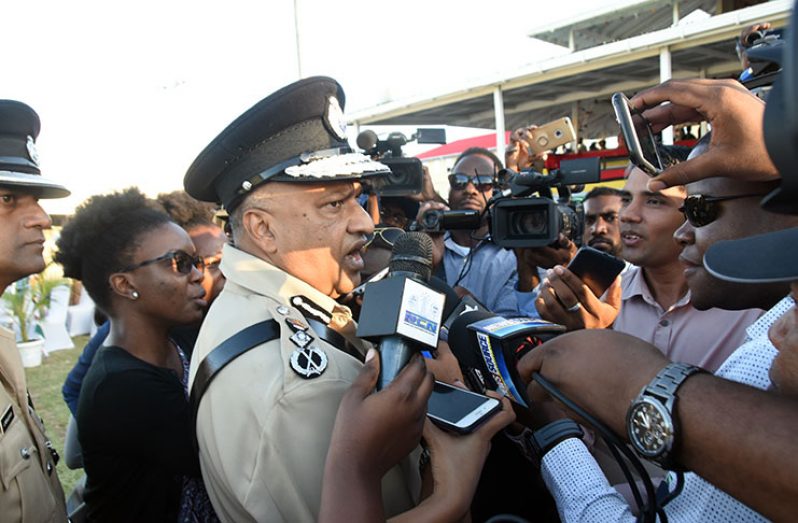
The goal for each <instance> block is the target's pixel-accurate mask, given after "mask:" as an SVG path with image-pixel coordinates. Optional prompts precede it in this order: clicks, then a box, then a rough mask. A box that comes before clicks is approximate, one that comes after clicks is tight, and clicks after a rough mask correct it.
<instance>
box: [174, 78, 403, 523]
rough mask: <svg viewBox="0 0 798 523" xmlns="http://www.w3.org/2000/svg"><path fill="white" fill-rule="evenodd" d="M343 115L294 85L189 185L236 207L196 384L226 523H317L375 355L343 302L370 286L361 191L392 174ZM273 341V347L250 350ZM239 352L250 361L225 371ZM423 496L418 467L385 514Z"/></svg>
mask: <svg viewBox="0 0 798 523" xmlns="http://www.w3.org/2000/svg"><path fill="white" fill-rule="evenodd" d="M343 106H344V94H343V91H342V89H341V87H340V85H338V83H337V82H335V81H334V80H332V79H330V78H323V77H315V78H308V79H304V80H301V81H299V82H296V83H294V84H292V85H289V86H287V87H285V88H283V89H281V90H279V91H277V92H276V93H274V94H272V95H271V96H269V97H267V98H266V99H264V100H262V101H261V102H259V103H258V104H256V105H255V106H254V107H252V108H251V109H250V110H248V111H247V112H246V113H244V114H243V115H242V116H240V117H239V118H238V119H236V120H235V121H234V122H233V123H232V124H230V125H229V126H228V127H227V128H226V129H225V130H224V131H222V133H221V134H220V135H219V136H218V137H217V138H216V139H214V140H213V142H211V144H210V145H208V146H207V147H206V148H205V150H204V151H203V152H202V153H201V154H200V155H199V157H198V158H197V159H196V160H195V161H194V163H193V164H192V166H191V167H190V168H189V170H188V173H187V174H186V177H185V180H184V184H185V189H186V191H187V192H188V193H189V194H191V195H192V196H193V197H195V198H197V199H200V200H205V201H214V202H220V203H222V204H223V205H224V207H225V208H226V209H227V211H228V212H229V214H230V225H231V229H232V242H233V244H234V245H226V246H225V247H224V251H223V257H222V263H221V270H222V272H223V273H224V275H225V277H226V278H227V283H226V284H225V287H224V290H223V291H222V292H221V294H220V295H219V297H218V298H217V299H216V301H215V302H214V303H213V305H212V307H211V308H210V311H209V312H208V315H207V317H206V318H205V321H204V324H203V326H202V329H201V331H200V334H199V338H198V340H197V345H196V347H195V349H194V354H193V357H192V361H191V374H190V380H191V383H192V385H191V387H192V390H191V394H192V400H193V401H194V402H195V403H197V404H198V405H199V407H198V413H197V439H198V444H199V450H200V463H201V465H202V473H203V477H204V480H205V484H206V486H207V489H208V493H209V495H210V498H211V501H212V502H213V505H214V508H215V509H216V512H217V514H218V515H219V517H220V518H221V519H222V520H223V521H235V522H246V521H313V520H315V519H316V518H317V516H318V512H319V506H320V499H321V485H322V475H323V471H324V461H325V457H326V454H327V449H328V446H329V442H330V437H331V434H332V428H333V423H334V420H335V415H336V411H337V408H338V404H339V402H340V399H341V397H342V395H343V393H344V392H345V391H346V390H347V388H348V387H349V385H350V383H351V382H352V380H353V379H354V378H355V376H356V375H357V373H358V370H359V369H360V367H361V361H362V357H363V355H364V354H365V349H366V345H365V343H364V342H362V341H361V340H358V339H357V338H356V337H355V335H354V333H355V327H356V325H355V323H354V321H353V320H352V316H351V313H350V311H349V309H347V308H346V307H344V306H341V305H339V304H338V303H336V301H335V299H334V298H336V297H338V296H340V295H343V294H345V293H348V292H349V291H351V290H352V289H353V288H354V287H355V286H356V285H357V284H358V283H359V281H360V276H359V272H360V270H362V268H363V260H362V257H361V251H362V248H363V246H364V243H365V236H366V235H367V234H368V233H370V232H371V231H372V230H373V223H372V221H371V219H370V218H369V216H368V215H367V214H366V212H365V211H364V210H363V208H362V207H361V206H360V205H359V204H358V200H357V197H358V195H359V192H360V179H361V178H363V177H374V178H380V177H381V176H382V175H384V174H387V172H388V169H387V167H385V166H384V165H383V164H380V163H378V162H374V161H372V160H371V159H369V158H368V157H366V156H364V155H361V154H358V153H354V152H352V151H351V149H350V148H349V146H348V144H347V142H346V134H345V130H346V128H345V122H344V120H343V114H342V108H343ZM264 321H265V323H263V324H262V325H263V327H262V328H261V327H260V326H259V327H254V328H252V329H250V330H249V331H246V332H249V333H250V334H249V335H248V334H246V332H245V333H244V334H241V335H237V333H240V332H241V331H243V330H245V329H246V328H248V327H251V326H252V325H255V324H259V323H261V322H264ZM263 332H266V333H267V335H266V336H264V337H263V338H264V339H266V340H268V341H265V342H257V341H256V342H255V344H254V348H251V350H248V351H241V350H238V349H241V348H242V347H243V346H244V345H246V344H247V343H249V345H252V339H253V338H252V336H254V339H256V340H257V339H258V338H257V336H259V335H262V334H263ZM269 333H271V334H270V335H269ZM247 336H250V337H249V338H248V340H249V341H247ZM230 338H232V339H233V340H234V341H233V340H231V341H229V342H227V343H225V342H226V340H228V339H230ZM220 345H221V346H220ZM217 347H218V348H219V350H217V351H216V352H215V353H214V357H211V358H208V355H209V354H210V353H211V352H212V351H214V349H216V348H217ZM228 349H232V351H233V352H243V353H242V354H240V355H237V356H236V357H225V358H223V359H225V361H224V363H222V364H219V361H217V360H218V359H219V358H216V357H217V356H218V355H219V354H222V355H224V354H227V351H228ZM214 358H216V359H214ZM209 376H212V377H211V378H209ZM211 380H212V381H211ZM198 400H199V401H198ZM418 488H419V480H418V461H417V457H416V456H414V457H413V458H409V459H407V460H405V461H404V462H403V464H402V465H400V466H398V467H395V468H394V469H392V470H391V471H389V473H388V474H387V475H386V476H385V478H384V479H383V497H384V504H385V514H386V516H392V515H395V514H398V513H401V512H403V511H405V510H407V509H409V508H411V507H412V506H413V505H414V503H415V502H416V500H417V495H418Z"/></svg>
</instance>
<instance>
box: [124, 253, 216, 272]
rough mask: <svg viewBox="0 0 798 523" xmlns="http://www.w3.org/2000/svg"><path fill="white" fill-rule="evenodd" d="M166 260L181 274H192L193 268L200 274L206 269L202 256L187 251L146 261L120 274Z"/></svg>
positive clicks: (130, 266)
mask: <svg viewBox="0 0 798 523" xmlns="http://www.w3.org/2000/svg"><path fill="white" fill-rule="evenodd" d="M164 260H169V261H171V263H172V270H173V271H175V272H178V273H180V274H191V269H193V268H196V269H197V270H198V271H200V272H202V271H203V270H204V269H205V261H204V260H203V259H202V257H201V256H192V255H190V254H188V253H187V252H185V251H169V252H167V253H166V254H164V255H163V256H158V257H157V258H153V259H151V260H144V261H143V262H141V263H136V264H134V265H129V266H127V267H125V268H124V269H122V270H121V271H119V272H130V271H133V270H136V269H139V268H141V267H144V266H147V265H152V264H153V263H158V262H161V261H164Z"/></svg>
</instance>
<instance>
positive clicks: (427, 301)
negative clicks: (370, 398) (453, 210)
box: [357, 232, 445, 390]
mask: <svg viewBox="0 0 798 523" xmlns="http://www.w3.org/2000/svg"><path fill="white" fill-rule="evenodd" d="M388 269H389V272H388V276H387V277H386V278H385V279H383V280H381V281H378V282H374V283H369V284H368V285H366V291H365V294H364V296H363V307H362V309H361V313H360V321H359V323H358V327H357V335H358V337H361V338H366V339H369V340H372V341H374V342H377V343H378V349H377V350H378V351H379V353H380V377H379V379H378V381H377V389H378V390H381V389H383V388H385V387H386V386H388V384H389V383H391V381H393V380H394V378H396V376H397V375H398V374H399V372H401V370H402V368H403V367H404V366H405V365H407V362H408V361H410V358H411V356H412V355H413V353H414V352H418V351H419V350H421V349H422V346H425V345H426V346H428V347H431V348H435V347H436V346H437V341H438V334H439V332H440V327H441V317H442V315H443V309H444V302H445V296H444V294H442V293H440V292H438V291H436V290H434V289H432V288H430V287H429V285H427V282H428V281H429V279H430V275H431V273H432V239H431V238H430V237H429V236H428V235H426V234H424V233H420V232H409V233H405V234H403V235H401V236H399V238H397V240H396V242H395V243H394V246H393V254H392V255H391V260H390V262H389V263H388Z"/></svg>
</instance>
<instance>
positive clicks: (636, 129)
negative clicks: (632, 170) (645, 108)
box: [612, 93, 663, 176]
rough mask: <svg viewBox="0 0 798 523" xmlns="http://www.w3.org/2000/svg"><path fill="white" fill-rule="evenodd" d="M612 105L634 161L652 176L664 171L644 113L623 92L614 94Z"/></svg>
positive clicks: (630, 157)
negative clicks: (633, 105) (633, 107)
mask: <svg viewBox="0 0 798 523" xmlns="http://www.w3.org/2000/svg"><path fill="white" fill-rule="evenodd" d="M612 107H613V109H614V110H615V119H616V120H617V121H618V125H619V126H620V127H621V135H623V140H624V142H626V148H627V149H628V150H629V159H630V160H631V161H632V163H633V164H634V165H635V166H637V167H639V168H640V169H641V170H642V171H643V172H645V173H646V174H649V175H651V176H656V175H657V174H659V173H660V172H662V170H663V166H662V159H661V158H660V156H659V152H658V151H657V142H656V140H655V138H654V132H653V131H652V130H651V125H649V123H648V121H647V120H646V119H645V118H644V117H643V115H642V114H640V113H639V112H638V111H636V110H634V109H632V107H631V106H630V105H629V99H628V98H626V96H624V94H623V93H615V94H613V95H612Z"/></svg>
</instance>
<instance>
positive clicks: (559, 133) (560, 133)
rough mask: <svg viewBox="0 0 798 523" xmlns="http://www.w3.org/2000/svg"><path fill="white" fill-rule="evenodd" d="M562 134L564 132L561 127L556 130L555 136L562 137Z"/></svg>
mask: <svg viewBox="0 0 798 523" xmlns="http://www.w3.org/2000/svg"><path fill="white" fill-rule="evenodd" d="M562 134H563V133H562V130H561V129H556V130H555V131H554V137H555V138H562Z"/></svg>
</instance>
